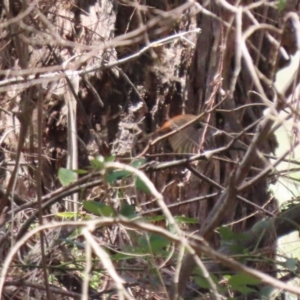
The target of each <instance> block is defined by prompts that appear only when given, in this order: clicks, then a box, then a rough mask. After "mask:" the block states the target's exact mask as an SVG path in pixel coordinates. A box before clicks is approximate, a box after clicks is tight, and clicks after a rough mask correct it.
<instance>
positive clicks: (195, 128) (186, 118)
mask: <svg viewBox="0 0 300 300" xmlns="http://www.w3.org/2000/svg"><path fill="white" fill-rule="evenodd" d="M196 117H197V116H195V115H191V114H184V115H178V116H175V117H173V118H171V119H170V120H168V121H167V122H165V123H164V124H163V126H162V127H160V128H159V129H158V130H156V132H155V134H157V133H158V134H165V133H168V132H171V131H174V130H176V129H178V130H179V131H178V132H176V133H174V134H173V135H171V136H170V137H169V138H168V140H169V143H170V145H171V147H172V149H173V151H174V152H175V153H178V154H195V153H198V152H199V150H200V149H199V147H200V142H201V139H202V133H203V125H202V123H200V121H196V122H195V123H192V124H191V125H189V126H187V127H185V128H183V129H180V128H181V127H183V126H184V125H185V124H187V123H188V122H191V121H192V120H194V119H195V118H196Z"/></svg>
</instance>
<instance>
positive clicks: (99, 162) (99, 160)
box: [91, 156, 104, 170]
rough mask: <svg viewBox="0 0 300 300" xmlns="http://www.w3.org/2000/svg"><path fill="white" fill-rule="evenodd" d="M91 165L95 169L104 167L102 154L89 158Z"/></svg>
mask: <svg viewBox="0 0 300 300" xmlns="http://www.w3.org/2000/svg"><path fill="white" fill-rule="evenodd" d="M91 166H92V167H93V169H95V170H103V169H104V158H103V156H98V157H96V158H94V159H92V160H91Z"/></svg>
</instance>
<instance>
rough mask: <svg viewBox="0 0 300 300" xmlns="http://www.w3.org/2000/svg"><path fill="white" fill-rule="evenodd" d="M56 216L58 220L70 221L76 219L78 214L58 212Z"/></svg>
mask: <svg viewBox="0 0 300 300" xmlns="http://www.w3.org/2000/svg"><path fill="white" fill-rule="evenodd" d="M56 215H57V216H58V217H60V218H65V219H72V218H76V217H78V216H79V215H80V214H78V213H75V212H59V213H57V214H56Z"/></svg>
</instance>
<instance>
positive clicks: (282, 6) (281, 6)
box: [277, 0, 286, 11]
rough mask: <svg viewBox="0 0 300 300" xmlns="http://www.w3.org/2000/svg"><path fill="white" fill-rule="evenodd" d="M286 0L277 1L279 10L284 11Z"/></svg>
mask: <svg viewBox="0 0 300 300" xmlns="http://www.w3.org/2000/svg"><path fill="white" fill-rule="evenodd" d="M285 5H286V0H278V1H277V8H278V10H279V11H283V10H284V9H285Z"/></svg>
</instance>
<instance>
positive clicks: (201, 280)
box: [195, 275, 218, 289]
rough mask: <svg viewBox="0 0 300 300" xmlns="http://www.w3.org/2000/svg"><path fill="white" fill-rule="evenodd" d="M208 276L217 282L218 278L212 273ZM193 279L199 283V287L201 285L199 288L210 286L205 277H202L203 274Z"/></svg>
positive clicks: (208, 287)
mask: <svg viewBox="0 0 300 300" xmlns="http://www.w3.org/2000/svg"><path fill="white" fill-rule="evenodd" d="M210 277H211V279H212V281H213V282H214V283H215V284H217V283H218V279H217V278H216V277H215V276H214V275H211V276H210ZM195 281H196V283H197V284H198V285H199V287H201V288H204V289H210V288H211V286H210V284H209V283H208V281H207V279H206V278H204V277H203V276H195Z"/></svg>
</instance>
